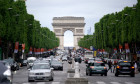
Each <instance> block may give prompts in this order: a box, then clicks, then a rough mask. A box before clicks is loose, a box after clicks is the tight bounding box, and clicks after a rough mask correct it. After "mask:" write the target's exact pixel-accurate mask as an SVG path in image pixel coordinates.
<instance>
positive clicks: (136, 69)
mask: <svg viewBox="0 0 140 84" xmlns="http://www.w3.org/2000/svg"><path fill="white" fill-rule="evenodd" d="M134 67H135V74H137V73H138V67H137V61H135V64H134Z"/></svg>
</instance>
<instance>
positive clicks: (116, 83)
mask: <svg viewBox="0 0 140 84" xmlns="http://www.w3.org/2000/svg"><path fill="white" fill-rule="evenodd" d="M110 83H112V84H120V83H118V82H110Z"/></svg>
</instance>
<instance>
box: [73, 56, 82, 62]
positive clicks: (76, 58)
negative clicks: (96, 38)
mask: <svg viewBox="0 0 140 84" xmlns="http://www.w3.org/2000/svg"><path fill="white" fill-rule="evenodd" d="M74 60H75V62H79V63H81V62H82V59H81V57H80V56H76V57H75V58H74Z"/></svg>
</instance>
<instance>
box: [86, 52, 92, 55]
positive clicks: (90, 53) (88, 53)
mask: <svg viewBox="0 0 140 84" xmlns="http://www.w3.org/2000/svg"><path fill="white" fill-rule="evenodd" d="M85 54H86V55H92V54H93V53H92V52H86V53H85Z"/></svg>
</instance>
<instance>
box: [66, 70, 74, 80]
mask: <svg viewBox="0 0 140 84" xmlns="http://www.w3.org/2000/svg"><path fill="white" fill-rule="evenodd" d="M74 74H75V70H74V69H68V71H67V78H73V77H74Z"/></svg>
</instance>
